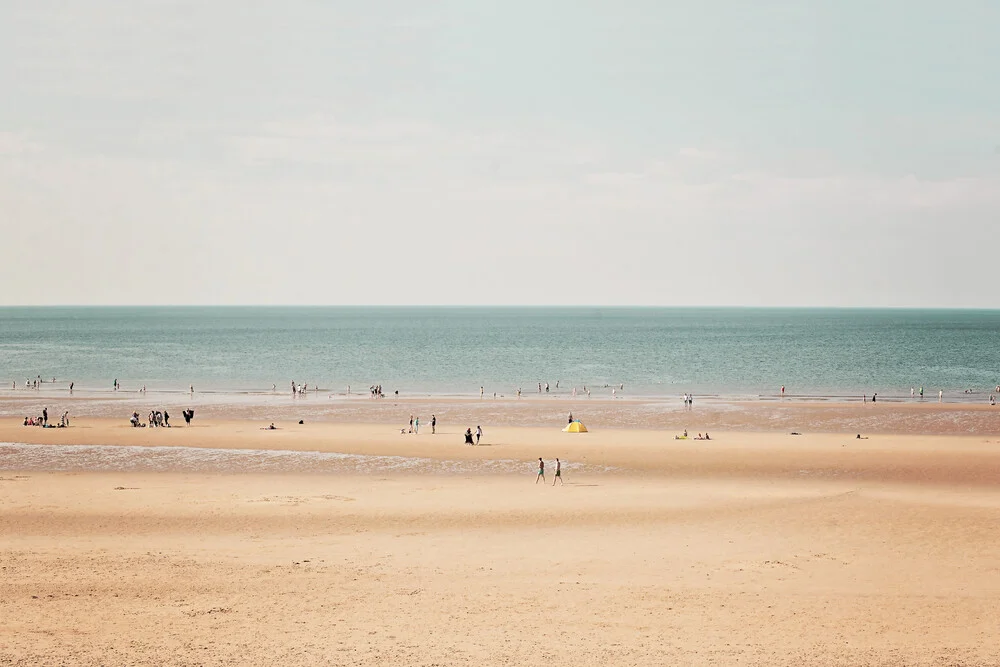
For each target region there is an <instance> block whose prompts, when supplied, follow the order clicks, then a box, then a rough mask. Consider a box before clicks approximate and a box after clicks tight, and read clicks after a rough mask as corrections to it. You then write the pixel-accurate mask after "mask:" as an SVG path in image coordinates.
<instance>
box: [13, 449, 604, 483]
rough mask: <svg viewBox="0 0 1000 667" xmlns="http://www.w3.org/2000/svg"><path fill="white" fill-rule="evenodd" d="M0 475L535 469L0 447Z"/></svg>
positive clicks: (404, 460) (294, 454) (273, 454)
mask: <svg viewBox="0 0 1000 667" xmlns="http://www.w3.org/2000/svg"><path fill="white" fill-rule="evenodd" d="M0 470H11V471H15V470H16V471H38V472H192V473H222V474H226V473H275V474H303V473H305V474H317V475H376V474H389V473H397V474H421V475H516V474H523V475H528V476H533V475H534V474H535V471H536V467H535V464H534V463H531V462H528V463H525V462H524V461H514V460H510V459H477V460H463V461H451V460H439V459H430V458H420V457H409V456H369V455H363V454H340V453H336V452H299V451H286V450H276V449H210V448H200V447H135V446H130V447H119V446H110V445H27V444H22V443H0ZM563 470H565V471H567V472H573V473H577V474H584V473H585V474H599V473H606V472H611V471H612V470H613V469H612V468H607V467H604V466H591V465H586V464H582V463H572V462H566V461H564V462H563Z"/></svg>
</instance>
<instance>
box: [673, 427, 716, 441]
mask: <svg viewBox="0 0 1000 667" xmlns="http://www.w3.org/2000/svg"><path fill="white" fill-rule="evenodd" d="M687 439H688V430H687V429H684V434H683V435H675V436H674V440H687ZM711 439H712V438H711V437H709V435H708V431H705V435H702V434H701V433H699V434H698V435H697V436H696V437H694V438H692V440H711Z"/></svg>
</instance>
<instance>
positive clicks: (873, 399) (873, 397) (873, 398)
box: [872, 391, 878, 403]
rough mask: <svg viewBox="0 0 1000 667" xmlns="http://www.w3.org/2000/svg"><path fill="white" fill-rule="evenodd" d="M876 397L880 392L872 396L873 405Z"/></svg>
mask: <svg viewBox="0 0 1000 667" xmlns="http://www.w3.org/2000/svg"><path fill="white" fill-rule="evenodd" d="M876 396H878V392H877V391H876V392H875V393H874V394H872V403H874V402H875V397H876Z"/></svg>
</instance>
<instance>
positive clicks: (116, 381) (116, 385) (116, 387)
mask: <svg viewBox="0 0 1000 667" xmlns="http://www.w3.org/2000/svg"><path fill="white" fill-rule="evenodd" d="M115 391H118V378H115Z"/></svg>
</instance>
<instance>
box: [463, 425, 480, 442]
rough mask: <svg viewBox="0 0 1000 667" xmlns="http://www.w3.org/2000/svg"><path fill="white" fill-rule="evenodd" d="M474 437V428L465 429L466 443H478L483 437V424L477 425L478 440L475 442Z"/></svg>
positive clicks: (476, 435) (476, 436)
mask: <svg viewBox="0 0 1000 667" xmlns="http://www.w3.org/2000/svg"><path fill="white" fill-rule="evenodd" d="M472 437H473V434H472V429H471V428H467V429H465V444H467V445H478V444H479V439H480V438H482V437H483V427H482V426H477V427H476V433H475V438H476V441H475V442H473V441H472Z"/></svg>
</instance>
